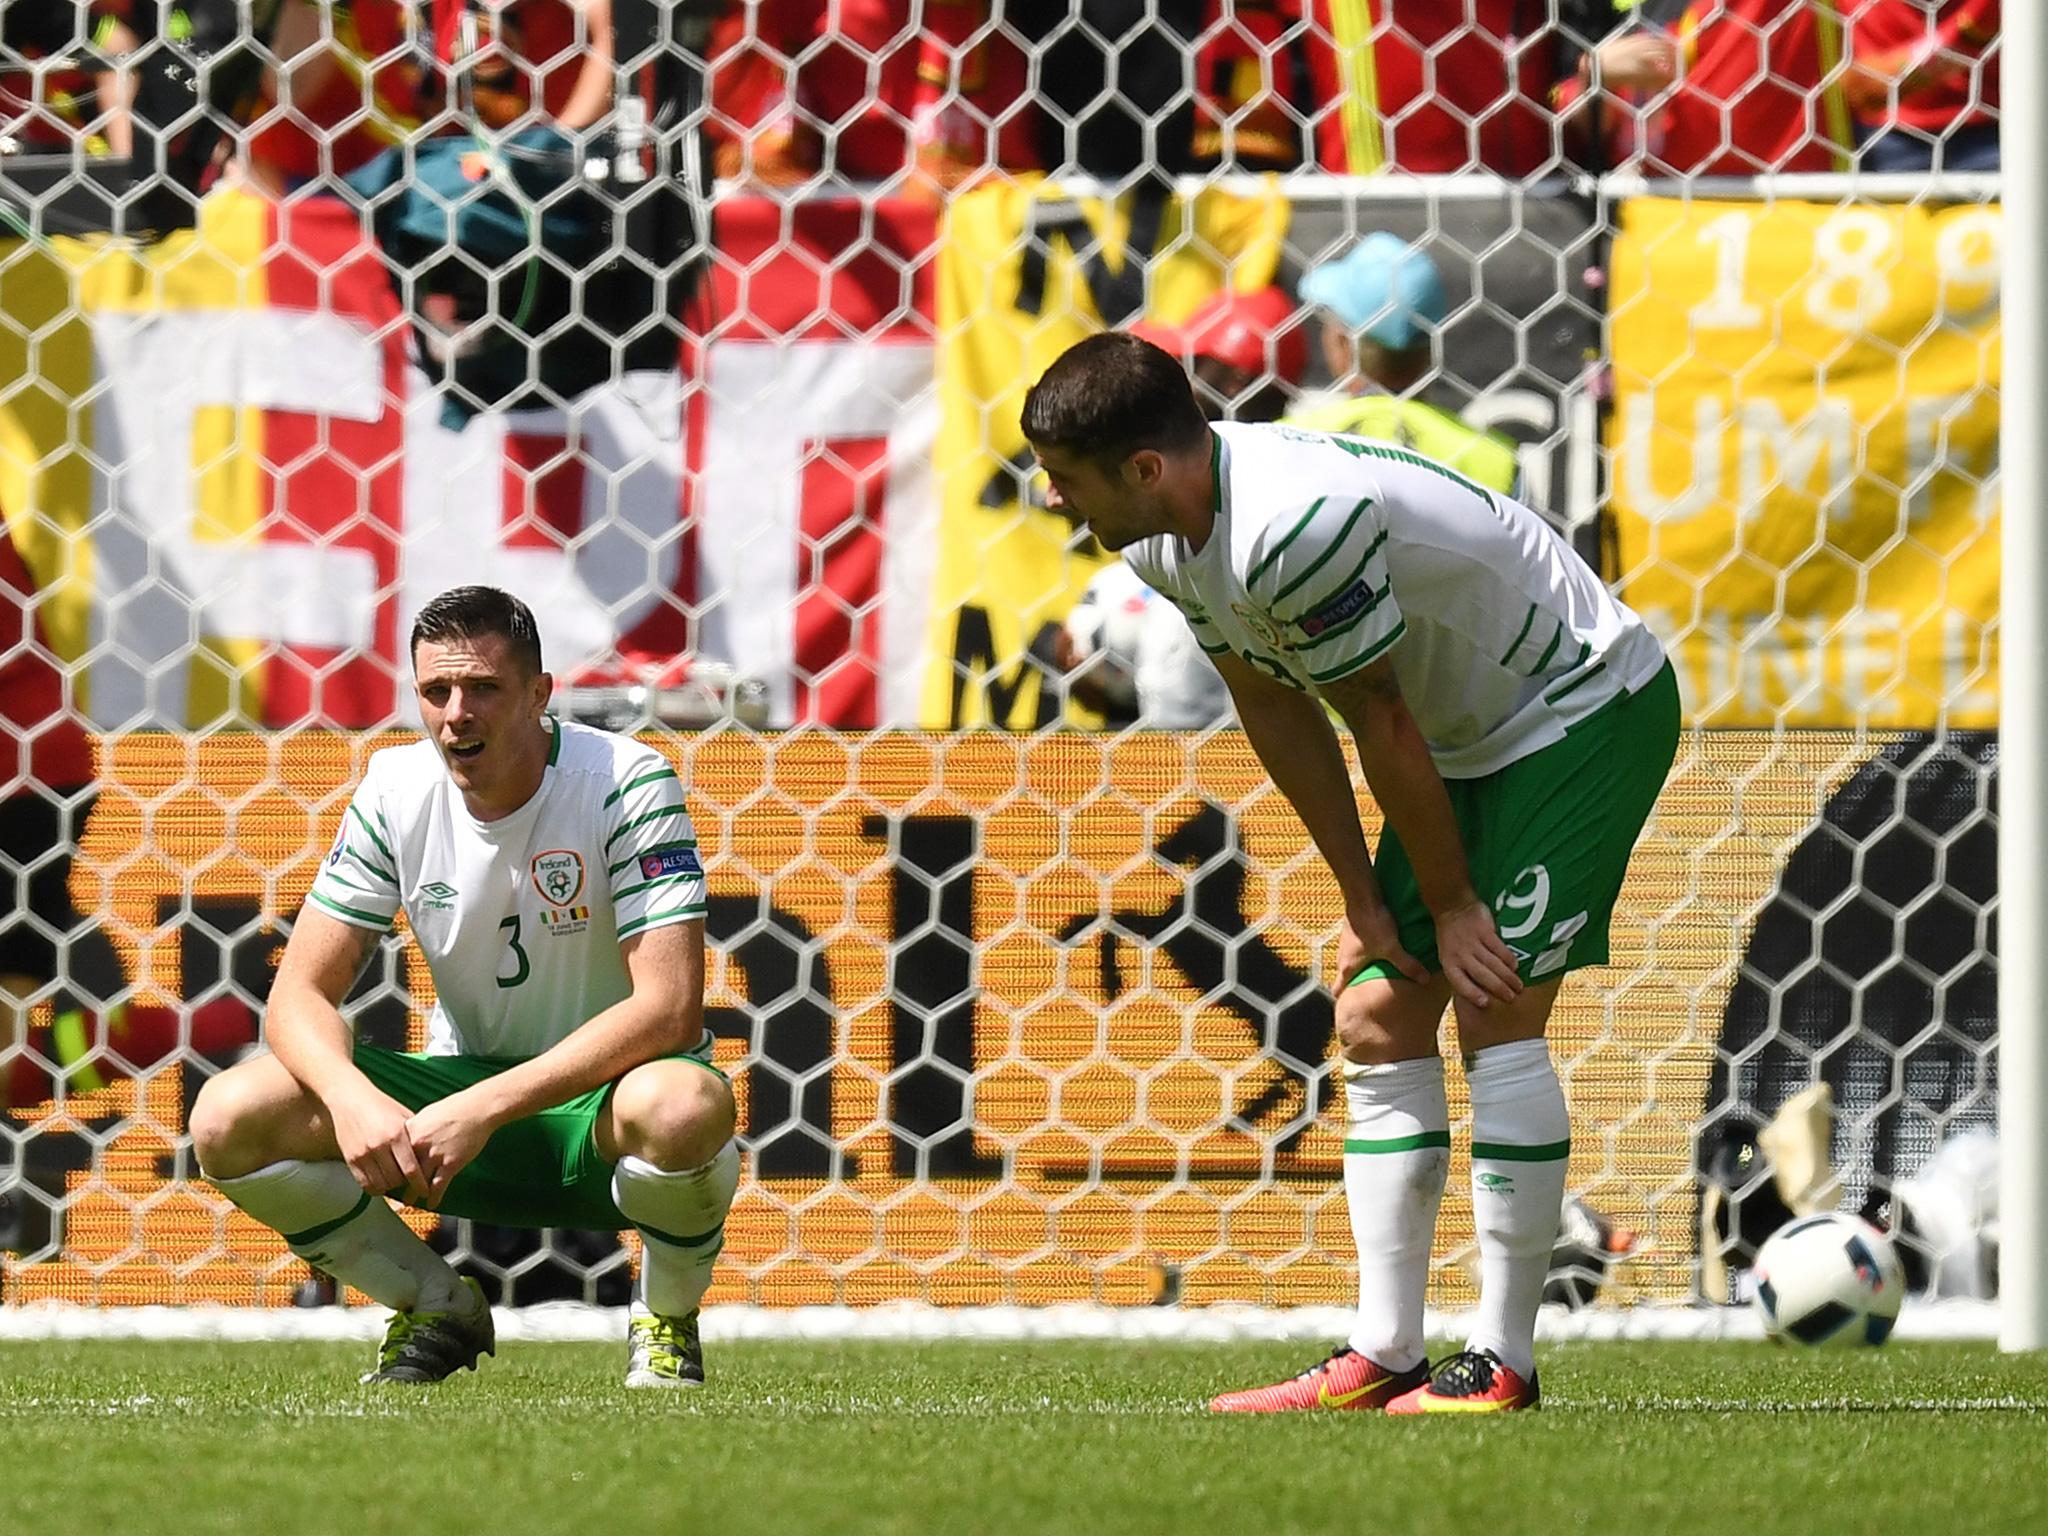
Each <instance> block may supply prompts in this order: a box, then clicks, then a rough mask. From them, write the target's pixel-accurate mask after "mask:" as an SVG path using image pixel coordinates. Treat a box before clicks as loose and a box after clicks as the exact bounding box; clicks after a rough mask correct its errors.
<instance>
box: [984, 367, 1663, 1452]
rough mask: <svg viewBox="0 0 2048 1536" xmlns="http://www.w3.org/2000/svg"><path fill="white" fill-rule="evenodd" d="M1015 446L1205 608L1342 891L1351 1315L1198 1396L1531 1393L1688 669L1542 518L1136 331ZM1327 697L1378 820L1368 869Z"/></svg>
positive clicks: (1404, 1406) (1030, 413)
mask: <svg viewBox="0 0 2048 1536" xmlns="http://www.w3.org/2000/svg"><path fill="white" fill-rule="evenodd" d="M1024 434H1025V436H1026V437H1027V438H1028V439H1029V440H1030V442H1031V444H1032V447H1033V448H1034V449H1035V450H1036V452H1037V454H1038V459H1039V462H1040V463H1041V465H1043V467H1044V469H1045V471H1046V474H1047V477H1048V479H1049V481H1050V489H1049V497H1050V501H1051V504H1052V505H1054V506H1055V507H1060V506H1064V507H1065V508H1066V509H1067V511H1068V512H1069V513H1070V515H1073V516H1075V517H1077V518H1079V519H1081V520H1082V521H1084V522H1086V523H1087V524H1088V525H1089V526H1090V527H1091V528H1092V529H1093V530H1094V532H1095V535H1096V537H1097V538H1099V539H1100V540H1101V541H1102V543H1103V544H1104V545H1105V546H1107V547H1108V548H1110V549H1116V550H1121V551H1123V554H1124V558H1125V559H1126V560H1127V561H1128V562H1129V563H1130V565H1131V566H1132V568H1133V569H1135V570H1136V571H1137V573H1138V574H1139V575H1140V576H1141V577H1143V578H1144V579H1145V581H1146V582H1148V583H1149V584H1150V585H1151V586H1153V587H1154V588H1156V589H1157V590H1158V591H1159V592H1161V593H1163V594H1164V595H1165V596H1167V597H1168V598H1170V599H1172V600H1173V601H1174V602H1175V603H1177V604H1178V605H1179V606H1180V608H1181V610H1182V611H1183V612H1184V613H1186V615H1187V617H1188V621H1189V623H1190V624H1191V625H1192V626H1193V628H1194V631H1195V635H1196V638H1197V639H1198V640H1199V641H1200V642H1201V644H1202V647H1203V649H1205V650H1206V651H1208V652H1209V653H1210V654H1211V655H1212V656H1213V657H1215V659H1216V664H1217V667H1218V669H1219V670H1220V671H1221V672H1222V673H1223V676H1224V679H1225V680H1226V681H1227V682H1228V684H1229V686H1230V691H1231V695H1232V697H1233V699H1234V700H1235V702H1236V705H1237V712H1238V716H1239V718H1240V719H1241V720H1242V721H1243V724H1244V729H1245V732H1246V734H1247V735H1248V737H1249V738H1250V740H1251V743H1252V746H1253V747H1254V749H1255V750H1256V751H1257V752H1258V754H1259V758H1260V760H1261V761H1262V762H1263V763H1264V764H1265V767H1266V770H1267V771H1268V772H1269V773H1270V774H1271V775H1272V776H1273V782H1274V783H1275V784H1276V785H1277V786H1278V787H1279V788H1280V790H1281V791H1282V792H1283V793H1284V794H1285V795H1286V796H1287V798H1288V799H1289V800H1290V801H1291V802H1293V804H1294V807H1295V809H1296V810H1297V811H1298V812H1299V813H1300V815H1301V819H1302V822H1303V824H1304V825H1305V826H1306V827H1307V828H1308V831H1309V834H1310V835H1311V836H1312V837H1313V838H1314V840H1315V844H1316V847H1317V849H1318V850H1319V851H1320V852H1321V854H1322V856H1323V858H1324V859H1325V861H1327V863H1328V864H1329V867H1330V872H1331V874H1332V875H1333V876H1334V878H1335V880H1336V883H1337V889H1338V891H1339V893H1340V894H1341V896H1342V900H1343V907H1344V926H1343V929H1342V936H1341V940H1340V943H1339V947H1338V963H1339V967H1340V979H1341V981H1342V991H1341V992H1340V993H1339V994H1338V998H1337V1035H1338V1039H1339V1042H1340V1044H1341V1046H1342V1048H1343V1063H1342V1070H1343V1075H1344V1088H1345V1099H1346V1107H1347V1111H1348V1123H1347V1126H1346V1130H1345V1139H1344V1192H1345V1198H1346V1201H1347V1203H1348V1204H1349V1207H1350V1213H1351V1230H1352V1234H1353V1236H1354V1238H1355V1239H1356V1241H1357V1245H1358V1293H1359V1294H1358V1319H1357V1324H1356V1327H1355V1329H1354V1331H1353V1333H1352V1334H1351V1337H1350V1338H1349V1339H1348V1340H1347V1341H1346V1342H1345V1343H1344V1344H1342V1345H1340V1346H1339V1347H1338V1348H1337V1349H1336V1350H1335V1352H1333V1353H1332V1354H1331V1355H1330V1357H1329V1358H1328V1359H1327V1360H1324V1361H1322V1362H1321V1363H1320V1364H1318V1365H1316V1366H1314V1367H1312V1368H1310V1369H1309V1370H1307V1371H1304V1372H1303V1373H1302V1374H1301V1375H1299V1376H1296V1377H1294V1378H1292V1379H1291V1380H1288V1381H1283V1382H1279V1383H1277V1384H1275V1385H1272V1386H1265V1387H1258V1388H1254V1389H1252V1390H1249V1391H1243V1392H1232V1393H1227V1394H1225V1395H1224V1396H1221V1397H1218V1398H1216V1399H1215V1400H1214V1401H1213V1402H1212V1403H1211V1404H1210V1407H1211V1408H1213V1409H1215V1410H1217V1411H1218V1412H1226V1413H1265V1412H1275V1411H1281V1410H1286V1409H1304V1408H1308V1409H1312V1408H1352V1409H1374V1408H1384V1409H1386V1410H1387V1411H1388V1412H1390V1413H1488V1412H1503V1411H1507V1410H1513V1409H1520V1408H1533V1407H1535V1406H1536V1405H1537V1403H1538V1401H1539V1389H1538V1384H1537V1378H1536V1363H1535V1345H1534V1338H1535V1327H1536V1308H1537V1303H1538V1301H1539V1300H1540V1298H1541V1296H1542V1292H1543V1281H1544V1274H1545V1271H1546V1269H1547V1268H1548V1266H1549V1261H1550V1252H1551V1246H1552V1243H1553V1241H1554V1240H1555V1238H1556V1236H1557V1230H1558V1217H1559V1210H1560V1206H1561V1204H1562V1200H1563V1195H1564V1187H1565V1162H1566V1157H1567V1154H1568V1153H1569V1151H1570V1147H1571V1123H1570V1119H1569V1116H1568V1114H1567V1112H1566V1108H1565V1100H1564V1093H1563V1091H1562V1089H1561V1088H1560V1087H1559V1085H1558V1081H1557V1075H1556V1073H1555V1072H1554V1071H1553V1070H1552V1067H1551V1062H1550V1053H1549V1048H1548V1047H1547V1046H1546V1045H1545V1044H1544V1040H1543V1031H1544V1027H1545V1025H1546V1023H1547V1022H1548V1020H1549V1017H1550V1010H1551V1006H1552V1004H1553V1003H1554V1002H1555V1000H1556V997H1557V991H1558V986H1559V984H1560V983H1561V982H1562V981H1563V979H1564V976H1565V973H1566V972H1568V971H1570V970H1572V969H1574V968H1576V967H1579V966H1585V965H1598V964H1601V963H1602V962H1604V961H1605V960H1606V959H1607V926H1608V918H1609V915H1610V913H1611V912H1612V910H1613V906H1614V902H1615V898H1616V896H1617V895H1618V894H1619V892H1620V889H1621V882H1622V876H1623V874H1624V872H1625V870H1626V867H1627V864H1628V856H1629V852H1630V850H1631V848H1632V847H1633V846H1634V844H1635V840H1636V837H1637V835H1638V834H1639V833H1640V832H1641V830H1642V826H1643V823H1644V821H1645V819H1646V818H1647V817H1648V815H1649V813H1650V808H1651V806H1652V804H1654V802H1655V801H1656V798H1657V794H1658V792H1659V790H1661V789H1662V787H1663V785H1664V780H1665V778H1666V776H1667V775H1668V774H1669V772H1670V769H1671V763H1672V758H1673V755H1674V753H1675V751H1676V748H1677V740H1678V726H1679V711H1678V688H1677V682H1676V679H1675V677H1674V675H1673V673H1672V669H1671V665H1670V663H1669V662H1668V661H1667V660H1666V659H1665V656H1664V652H1663V650H1662V648H1661V647H1660V646H1659V644H1658V642H1657V640H1656V638H1655V637H1654V636H1653V635H1652V634H1651V633H1650V632H1649V630H1648V629H1646V628H1645V627H1644V625H1643V623H1642V621H1641V620H1640V619H1639V618H1638V617H1637V616H1636V615H1635V614H1633V613H1631V612H1630V611H1629V610H1628V609H1626V608H1624V607H1622V606H1621V605H1620V604H1619V603H1617V602H1616V601H1615V600H1614V599H1613V598H1612V597H1611V596H1610V595H1609V594H1608V592H1607V590H1606V588H1605V587H1604V586H1602V585H1601V583H1600V582H1599V580H1598V579H1597V578H1596V577H1595V576H1594V574H1593V573H1592V571H1590V570H1588V569H1587V568H1586V566H1585V565H1584V563H1583V562H1581V561H1580V560H1579V558H1578V557H1577V556H1576V555H1575V554H1573V552H1572V551H1571V549H1570V548H1569V547H1567V546H1566V545H1565V544H1564V543H1563V542H1562V541H1561V540H1560V539H1558V538H1557V536H1556V535H1555V534H1553V533H1552V532H1551V531H1550V529H1549V528H1548V527H1547V526H1546V525H1545V524H1544V522H1543V521H1542V519H1541V518H1539V517H1538V516H1537V515H1536V514H1535V513H1533V512H1531V511H1530V510H1529V509H1528V508H1526V507H1524V506H1522V505H1520V504H1519V503H1517V502H1514V501H1511V500H1509V499H1508V498H1507V497H1506V496H1503V495H1501V494H1500V493H1499V492H1497V491H1491V490H1488V489H1487V488H1485V487H1483V486H1480V485H1478V484H1476V483H1474V482H1472V481H1470V480H1467V479H1466V478H1465V477H1464V476H1462V475H1460V474H1458V473H1457V472H1456V471H1454V470H1451V469H1448V468H1446V467H1445V466H1443V465H1441V464H1438V463H1436V462H1434V461H1433V460H1430V459H1425V458H1423V457H1421V456H1420V455H1417V454H1414V453H1410V452H1408V451H1406V450H1404V449H1401V448H1397V447H1393V446H1390V445H1387V444H1383V443H1377V442H1369V441H1367V440H1365V439H1362V438H1354V437H1347V436H1338V435H1332V434H1328V433H1321V432H1310V431H1304V430H1302V429H1299V428H1293V427H1286V426H1253V425H1236V424H1231V423H1219V424H1214V425H1212V424H1211V423H1209V422H1206V421H1205V420H1203V417H1202V413H1201V410H1200V407H1199V406H1198V405H1197V404H1196V401H1195V399H1194V396H1193V394H1192V393H1191V392H1190V390H1189V388H1188V384H1187V380H1186V377H1185V376H1184V375H1183V374H1182V372H1181V370H1180V367H1179V365H1178V363H1176V361H1175V360H1174V359H1173V358H1171V357H1169V356H1168V355H1167V354H1166V353H1164V352H1162V351H1160V350H1159V349H1157V348H1156V347H1153V346H1151V345H1149V344H1148V343H1146V342H1143V341H1140V340H1138V339H1137V338H1135V337H1131V336H1126V335H1115V334H1111V335H1102V336H1094V337H1090V338H1089V339H1087V340H1085V341H1083V342H1080V343H1079V344H1077V345H1076V346H1074V347H1072V348H1071V349H1069V350H1068V351H1067V352H1066V353H1065V354H1064V355H1062V356H1061V357H1060V358H1059V359H1058V361H1056V362H1055V363H1054V364H1053V365H1052V366H1051V368H1049V369H1047V370H1046V373H1045V376H1044V377H1043V378H1041V379H1040V380H1039V381H1038V383H1037V384H1036V385H1035V386H1034V387H1033V388H1032V390H1031V392H1030V394H1029V395H1028V396H1027V397H1026V400H1025V403H1024ZM1325 703H1327V704H1328V705H1329V706H1330V707H1331V708H1332V709H1334V710H1335V711H1336V713H1337V714H1338V715H1339V716H1340V717H1341V718H1342V719H1343V721H1344V722H1345V724H1346V725H1347V726H1348V727H1349V728H1350V730H1351V733H1352V735H1353V736H1354V738H1355V739H1356V743H1357V749H1358V755H1359V759H1360V762H1361V764H1362V766H1363V767H1364V770H1365V777H1366V782H1367V784H1368V785H1369V786H1370V787H1371V789H1372V793H1373V797H1374V799H1376V800H1377V801H1378V802H1379V805H1380V807H1381V809H1382V810H1383V811H1384V812H1385V815H1386V822H1387V830H1386V833H1385V835H1384V836H1383V837H1382V838H1381V841H1380V846H1379V851H1378V856H1377V858H1375V857H1373V856H1372V855H1371V854H1369V853H1368V851H1367V848H1366V840H1365V835H1364V831H1363V829H1362V827H1361V825H1360V822H1359V816H1358V807H1357V802H1356V800H1355V798H1354V796H1353V792H1352V787H1351V783H1350V778H1349V775H1348V772H1347V770H1346V766H1345V762H1344V757H1343V754H1342V752H1341V750H1340V748H1339V745H1338V741H1337V737H1336V733H1335V731H1334V730H1333V729H1332V727H1331V725H1330V723H1329V719H1328V716H1327V715H1326V714H1325V712H1324V707H1323V706H1324V704H1325ZM1447 1003H1448V1004H1450V1005H1452V1007H1453V1008H1454V1009H1455V1010H1456V1015H1457V1027H1458V1042H1459V1046H1460V1049H1461V1050H1462V1052H1463V1055H1464V1060H1465V1071H1466V1076H1467V1078H1468V1079H1469V1081H1470V1085H1471V1091H1472V1197H1473V1205H1474V1220H1475V1223H1476V1225H1477V1228H1478V1236H1479V1252H1480V1259H1481V1280H1480V1302H1479V1311H1478V1316H1477V1319H1476V1321H1475V1324H1474V1327H1473V1332H1472V1335H1471V1338H1470V1339H1469V1341H1468V1343H1467V1347H1466V1348H1465V1349H1464V1350H1462V1351H1460V1352H1459V1353H1457V1354H1455V1355H1453V1356H1452V1357H1451V1358H1450V1359H1449V1360H1447V1361H1444V1362H1443V1363H1442V1364H1440V1365H1439V1367H1438V1369H1437V1370H1436V1371H1435V1373H1434V1374H1433V1375H1432V1374H1431V1372H1430V1370H1429V1366H1428V1362H1427V1360H1426V1359H1425V1358H1424V1355H1423V1337H1422V1313H1423V1296H1424V1291H1425V1289H1426V1286H1427V1282H1428V1275H1429V1261H1430V1252H1431V1244H1432V1238H1433V1235H1434V1232H1435V1227H1436V1217H1437V1207H1438V1205H1439V1204H1440V1202H1441V1200H1442V1198H1443V1189H1444V1179H1445V1172H1446V1169H1447V1167H1448V1165H1449V1161H1450V1151H1449V1146H1450V1135H1449V1116H1448V1114H1447V1113H1446V1109H1445V1103H1444V1072H1443V1063H1442V1059H1441V1057H1440V1056H1439V1054H1438V1049H1437V1029H1438V1026H1439V1024H1440V1023H1441V1021H1442V1018H1443V1012H1444V1007H1445V1005H1446V1004H1447Z"/></svg>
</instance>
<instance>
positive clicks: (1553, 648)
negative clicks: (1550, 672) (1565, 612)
mask: <svg viewBox="0 0 2048 1536" xmlns="http://www.w3.org/2000/svg"><path fill="white" fill-rule="evenodd" d="M1563 639H1564V620H1563V619H1559V620H1558V621H1557V633H1556V634H1554V635H1552V636H1551V637H1550V644H1548V645H1546V646H1545V647H1543V654H1542V655H1541V656H1538V657H1537V658H1536V665H1535V666H1533V667H1531V668H1530V669H1529V675H1530V676H1531V677H1534V676H1535V675H1536V674H1537V673H1538V672H1541V671H1542V670H1543V669H1544V668H1545V667H1547V666H1549V665H1550V658H1551V657H1553V656H1555V655H1556V654H1557V646H1558V642H1559V641H1561V640H1563Z"/></svg>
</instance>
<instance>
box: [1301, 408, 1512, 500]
mask: <svg viewBox="0 0 2048 1536" xmlns="http://www.w3.org/2000/svg"><path fill="white" fill-rule="evenodd" d="M1281 419H1282V420H1283V421H1284V422H1285V423H1286V424H1287V425H1288V426H1290V427H1307V428H1309V429H1310V430H1311V431H1315V432H1348V433H1350V434H1351V435H1353V436H1355V437H1369V438H1372V439H1373V440H1374V441H1375V442H1382V443H1399V444H1400V445H1401V446H1402V447H1403V448H1407V449H1411V450H1413V451H1414V452H1416V453H1419V454H1422V455H1424V456H1425V457H1427V458H1432V459H1435V460H1436V461H1437V462H1438V463H1439V464H1448V465H1450V467H1451V468H1453V469H1455V470H1456V471H1458V473H1459V474H1461V475H1464V476H1465V477H1466V478H1467V479H1470V480H1477V481H1478V482H1479V483H1480V484H1481V485H1483V486H1485V487H1486V488H1487V489H1489V490H1494V491H1499V492H1501V493H1502V494H1503V495H1506V496H1513V497H1515V498H1516V499H1518V500H1519V499H1520V496H1521V481H1522V471H1521V464H1520V461H1519V460H1517V459H1516V457H1515V445H1514V444H1513V443H1511V442H1509V441H1508V440H1507V439H1506V438H1505V437H1502V436H1501V435H1500V434H1499V433H1498V432H1488V431H1486V430H1484V429H1483V428H1480V427H1475V426H1472V425H1471V424H1470V423H1468V422H1465V421H1462V420H1460V419H1459V418H1458V417H1456V416H1453V415H1452V414H1451V413H1450V412H1449V411H1446V410H1442V409H1440V408H1439V407H1437V406H1434V405H1431V404H1430V403H1429V402H1428V401H1426V400H1411V399H1404V398H1402V397H1401V396H1399V395H1382V394H1366V395H1353V396H1351V397H1350V398H1349V399H1345V400H1333V401H1331V402H1329V403H1328V404H1325V405H1312V406H1308V407H1306V408H1304V409H1300V410H1295V411H1291V412H1289V413H1288V414H1287V415H1286V416H1284V417H1283V418H1281Z"/></svg>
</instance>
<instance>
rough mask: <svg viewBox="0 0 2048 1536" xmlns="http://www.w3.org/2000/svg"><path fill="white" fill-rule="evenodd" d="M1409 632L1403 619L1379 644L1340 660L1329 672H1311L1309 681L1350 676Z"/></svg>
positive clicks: (1406, 622) (1332, 681) (1328, 680)
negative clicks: (1347, 659) (1342, 660)
mask: <svg viewBox="0 0 2048 1536" xmlns="http://www.w3.org/2000/svg"><path fill="white" fill-rule="evenodd" d="M1407 633H1408V621H1407V620H1406V619H1403V620H1402V621H1401V622H1400V623H1398V624H1396V625H1395V626H1394V627H1393V628H1392V629H1391V630H1389V631H1388V632H1387V633H1386V634H1385V635H1384V636H1382V637H1381V639H1380V641H1379V643H1378V644H1377V645H1375V646H1373V647H1372V648H1371V649H1370V650H1368V651H1366V652H1365V653H1364V654H1363V655H1359V656H1354V657H1352V658H1351V659H1350V660H1349V661H1346V662H1340V663H1339V664H1338V665H1336V666H1334V667H1332V668H1330V670H1329V671H1327V672H1311V673H1309V675H1308V676H1309V681H1310V682H1315V683H1334V682H1336V681H1337V680H1338V679H1339V678H1341V677H1349V676H1350V675H1351V674H1352V673H1354V672H1356V671H1357V670H1358V669H1359V668H1360V667H1363V666H1368V665H1370V664H1371V663H1372V662H1373V661H1374V660H1376V659H1377V658H1378V657H1379V654H1380V653H1381V652H1382V651H1384V650H1385V649H1386V648H1387V647H1388V646H1390V645H1392V644H1393V643H1394V642H1395V641H1396V640H1398V639H1400V638H1401V637H1402V636H1403V635H1405V634H1407Z"/></svg>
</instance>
